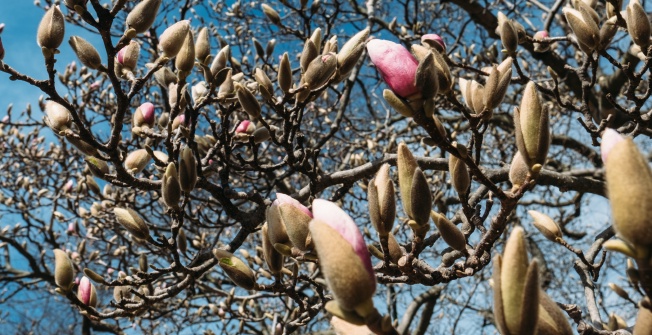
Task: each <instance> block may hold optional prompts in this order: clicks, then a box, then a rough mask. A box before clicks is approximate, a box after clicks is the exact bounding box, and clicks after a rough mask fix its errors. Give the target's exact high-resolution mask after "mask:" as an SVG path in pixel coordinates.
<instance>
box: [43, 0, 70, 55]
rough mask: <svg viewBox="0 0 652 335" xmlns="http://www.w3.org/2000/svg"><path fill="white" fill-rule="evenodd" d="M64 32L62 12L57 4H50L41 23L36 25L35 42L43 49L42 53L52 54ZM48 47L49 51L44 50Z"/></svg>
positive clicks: (61, 39) (61, 40)
mask: <svg viewBox="0 0 652 335" xmlns="http://www.w3.org/2000/svg"><path fill="white" fill-rule="evenodd" d="M64 34H65V27H64V18H63V13H61V10H60V9H59V6H51V7H50V9H49V10H48V11H47V12H45V15H43V18H42V19H41V23H40V24H39V25H38V32H37V33H36V42H37V43H38V45H39V46H40V47H41V48H42V49H44V51H43V52H44V53H43V54H44V55H45V56H46V57H49V56H51V55H52V54H53V50H54V49H56V48H58V47H59V46H60V45H61V42H63V36H64ZM46 49H49V51H45V50H46Z"/></svg>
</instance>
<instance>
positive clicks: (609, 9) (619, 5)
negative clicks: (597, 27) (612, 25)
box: [606, 0, 623, 19]
mask: <svg viewBox="0 0 652 335" xmlns="http://www.w3.org/2000/svg"><path fill="white" fill-rule="evenodd" d="M616 4H617V7H614V6H613V5H612V4H611V2H609V1H607V3H606V6H607V18H608V19H611V18H612V17H614V16H616V13H617V12H620V11H621V10H622V9H623V0H616Z"/></svg>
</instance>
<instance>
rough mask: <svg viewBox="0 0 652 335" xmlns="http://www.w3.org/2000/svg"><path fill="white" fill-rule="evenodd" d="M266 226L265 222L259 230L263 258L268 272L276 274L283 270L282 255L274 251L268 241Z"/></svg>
mask: <svg viewBox="0 0 652 335" xmlns="http://www.w3.org/2000/svg"><path fill="white" fill-rule="evenodd" d="M267 225H268V224H267V222H266V223H265V224H264V225H263V227H262V228H261V229H260V239H261V240H262V242H263V256H264V257H265V262H266V263H267V266H268V267H269V271H270V272H271V273H273V274H278V273H279V272H281V269H282V268H283V255H281V254H280V253H279V252H278V251H276V249H274V246H273V245H272V242H271V241H270V240H269V235H268V232H267Z"/></svg>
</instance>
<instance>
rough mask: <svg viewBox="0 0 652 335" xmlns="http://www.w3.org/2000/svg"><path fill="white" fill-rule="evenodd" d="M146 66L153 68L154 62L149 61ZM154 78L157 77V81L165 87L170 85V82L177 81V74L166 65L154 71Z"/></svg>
mask: <svg viewBox="0 0 652 335" xmlns="http://www.w3.org/2000/svg"><path fill="white" fill-rule="evenodd" d="M146 66H147V67H148V68H151V67H153V66H154V64H153V63H147V64H146ZM154 79H156V82H157V83H158V84H159V85H161V86H163V87H169V86H170V84H173V83H176V82H177V76H176V75H175V74H174V72H172V70H170V69H169V68H167V67H165V66H164V67H162V68H160V69H158V70H157V71H156V72H154Z"/></svg>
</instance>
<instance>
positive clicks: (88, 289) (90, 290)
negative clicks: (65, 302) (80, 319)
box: [77, 276, 97, 307]
mask: <svg viewBox="0 0 652 335" xmlns="http://www.w3.org/2000/svg"><path fill="white" fill-rule="evenodd" d="M77 299H79V301H81V302H82V304H84V305H86V306H90V307H95V306H96V305H97V293H96V292H95V286H94V285H93V283H91V281H90V280H89V279H88V277H86V276H84V277H82V279H81V281H80V282H79V288H78V289H77Z"/></svg>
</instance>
